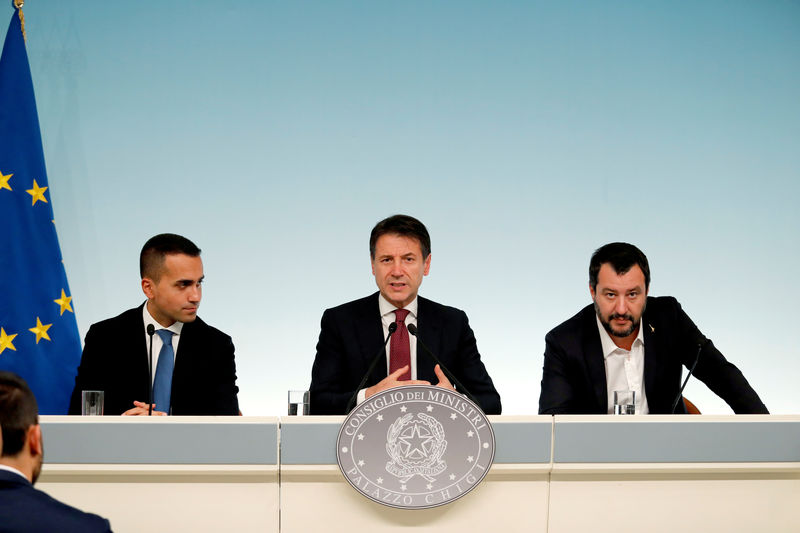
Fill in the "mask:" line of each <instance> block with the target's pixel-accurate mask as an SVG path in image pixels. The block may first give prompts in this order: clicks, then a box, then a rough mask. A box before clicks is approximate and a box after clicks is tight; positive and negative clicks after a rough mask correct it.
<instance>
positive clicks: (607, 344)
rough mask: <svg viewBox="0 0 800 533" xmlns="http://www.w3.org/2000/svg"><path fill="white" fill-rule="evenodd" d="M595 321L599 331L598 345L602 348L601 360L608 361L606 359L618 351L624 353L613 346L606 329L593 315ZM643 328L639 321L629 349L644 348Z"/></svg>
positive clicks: (597, 317) (598, 318)
mask: <svg viewBox="0 0 800 533" xmlns="http://www.w3.org/2000/svg"><path fill="white" fill-rule="evenodd" d="M594 316H595V319H596V320H597V329H598V331H600V344H601V345H602V346H603V359H608V357H609V356H610V355H611V354H613V353H614V352H615V351H617V350H620V351H623V352H626V351H627V350H623V349H622V348H620V347H619V346H617V345H616V344H614V341H613V339H611V335H609V334H608V331H606V328H604V327H603V323H602V322H600V317H599V316H597V314H596V313H595V315H594ZM643 332H644V328H643V327H642V322H641V321H639V333H637V334H636V338H635V339H634V340H633V345H631V348H633V347H635V346H639V345H641V346H644V333H643Z"/></svg>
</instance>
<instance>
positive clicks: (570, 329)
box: [539, 242, 768, 414]
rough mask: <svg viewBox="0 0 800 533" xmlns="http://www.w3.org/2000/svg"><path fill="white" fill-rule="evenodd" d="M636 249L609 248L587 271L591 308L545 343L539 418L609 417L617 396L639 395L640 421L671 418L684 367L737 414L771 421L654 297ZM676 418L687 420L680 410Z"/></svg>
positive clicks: (741, 382)
mask: <svg viewBox="0 0 800 533" xmlns="http://www.w3.org/2000/svg"><path fill="white" fill-rule="evenodd" d="M649 287H650V266H649V265H648V263H647V257H645V255H644V254H643V253H642V252H641V250H639V249H638V248H637V247H635V246H633V245H631V244H627V243H621V242H615V243H611V244H607V245H605V246H603V247H601V248H599V249H598V250H597V251H595V253H594V254H593V255H592V259H591V261H590V263H589V292H590V293H591V296H592V300H593V302H594V304H593V305H588V306H586V307H585V308H583V309H582V310H581V311H580V312H579V313H578V314H576V315H575V316H573V317H572V318H570V319H569V320H567V321H566V322H564V323H563V324H561V325H559V326H558V327H556V328H554V329H553V330H552V331H550V333H548V334H547V336H546V337H545V352H544V368H543V370H542V390H541V395H540V396H539V413H540V414H611V413H612V412H613V407H614V400H613V394H614V391H619V390H630V391H634V392H635V393H636V407H635V410H636V414H648V413H653V414H669V413H672V412H673V403H674V402H675V399H676V398H677V397H678V393H679V391H680V386H681V383H680V381H681V372H682V366H685V367H687V368H691V367H692V366H693V365H694V364H695V361H696V366H695V369H694V373H693V375H695V376H697V378H698V379H699V380H700V381H702V382H703V383H705V384H706V385H707V386H708V387H709V388H710V389H711V390H712V391H714V393H716V394H717V395H718V396H719V397H721V398H722V399H723V400H725V401H726V402H727V403H728V405H730V406H731V408H732V409H733V411H734V412H735V413H737V414H759V413H762V414H767V413H768V411H767V408H766V407H765V406H764V404H763V403H762V402H761V399H760V398H759V397H758V394H756V392H755V391H754V390H753V388H752V387H751V386H750V384H749V383H748V382H747V380H746V379H745V378H744V376H743V375H742V373H741V372H740V371H739V369H738V368H736V366H734V365H733V364H732V363H730V362H728V361H727V360H726V359H725V357H724V356H723V355H722V354H721V353H720V352H719V350H717V349H716V348H715V347H714V344H713V343H712V342H711V341H710V340H709V339H707V338H706V337H705V336H704V335H703V334H702V333H701V332H700V330H699V329H698V328H697V326H695V325H694V323H693V322H692V320H691V319H690V318H689V317H688V316H687V315H686V313H684V312H683V309H681V306H680V304H679V303H678V301H677V300H676V299H675V298H672V297H670V296H662V297H649V296H648V295H647V291H648V289H649ZM675 412H677V413H684V412H685V408H684V404H683V402H679V403H678V405H677V407H676V409H675Z"/></svg>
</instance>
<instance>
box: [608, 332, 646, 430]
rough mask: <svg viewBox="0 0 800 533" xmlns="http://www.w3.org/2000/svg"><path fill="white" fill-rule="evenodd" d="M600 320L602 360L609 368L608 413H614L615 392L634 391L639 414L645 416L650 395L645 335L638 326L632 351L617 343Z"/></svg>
mask: <svg viewBox="0 0 800 533" xmlns="http://www.w3.org/2000/svg"><path fill="white" fill-rule="evenodd" d="M596 318H597V329H598V330H599V331H600V343H601V344H602V346H603V359H604V360H605V365H606V390H607V392H608V414H614V391H617V390H631V391H635V392H636V414H637V415H646V414H647V413H649V412H650V409H649V408H648V407H647V396H646V394H645V390H644V334H643V333H642V324H641V323H640V324H639V334H638V335H636V339H634V341H633V345H632V346H631V349H630V351H629V350H624V349H622V348H620V347H619V346H617V345H616V344H614V341H613V340H612V339H611V335H609V334H608V332H607V331H606V328H604V327H603V324H602V322H600V318H599V317H596Z"/></svg>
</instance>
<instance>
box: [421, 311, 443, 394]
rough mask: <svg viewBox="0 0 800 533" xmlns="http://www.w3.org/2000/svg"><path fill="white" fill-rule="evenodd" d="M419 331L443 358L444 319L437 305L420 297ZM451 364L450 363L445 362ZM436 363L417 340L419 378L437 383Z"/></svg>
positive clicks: (432, 348) (425, 340)
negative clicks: (442, 333)
mask: <svg viewBox="0 0 800 533" xmlns="http://www.w3.org/2000/svg"><path fill="white" fill-rule="evenodd" d="M417 328H418V329H417V332H418V333H419V337H421V338H422V342H424V343H425V345H426V346H428V347H429V348H430V349H431V351H433V353H434V354H436V356H437V357H439V358H441V357H442V355H441V353H442V347H441V339H442V335H441V333H440V332H441V329H442V321H441V316H440V315H439V314H438V313H437V312H436V307H435V306H433V305H431V302H430V300H426V299H425V298H422V297H418V299H417ZM445 365H446V366H449V365H448V363H445ZM434 366H436V363H434V362H433V359H431V356H430V355H429V354H427V353H426V352H425V349H424V348H423V347H422V346H420V343H419V340H417V379H424V380H426V381H430V382H431V383H432V384H434V385H435V384H436V383H437V382H438V379H437V378H436V374H435V373H434V371H433V367H434Z"/></svg>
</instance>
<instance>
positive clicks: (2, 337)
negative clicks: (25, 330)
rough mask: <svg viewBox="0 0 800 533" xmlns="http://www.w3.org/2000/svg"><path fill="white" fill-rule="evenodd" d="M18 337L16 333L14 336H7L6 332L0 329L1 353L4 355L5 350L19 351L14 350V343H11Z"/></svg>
mask: <svg viewBox="0 0 800 533" xmlns="http://www.w3.org/2000/svg"><path fill="white" fill-rule="evenodd" d="M16 336H17V334H16V333H14V334H13V335H8V334H6V330H4V329H3V328H0V353H3V350H5V349H6V348H8V349H9V350H14V351H15V352H16V351H17V349H16V348H14V343H13V342H11V341H13V340H14V337H16Z"/></svg>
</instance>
